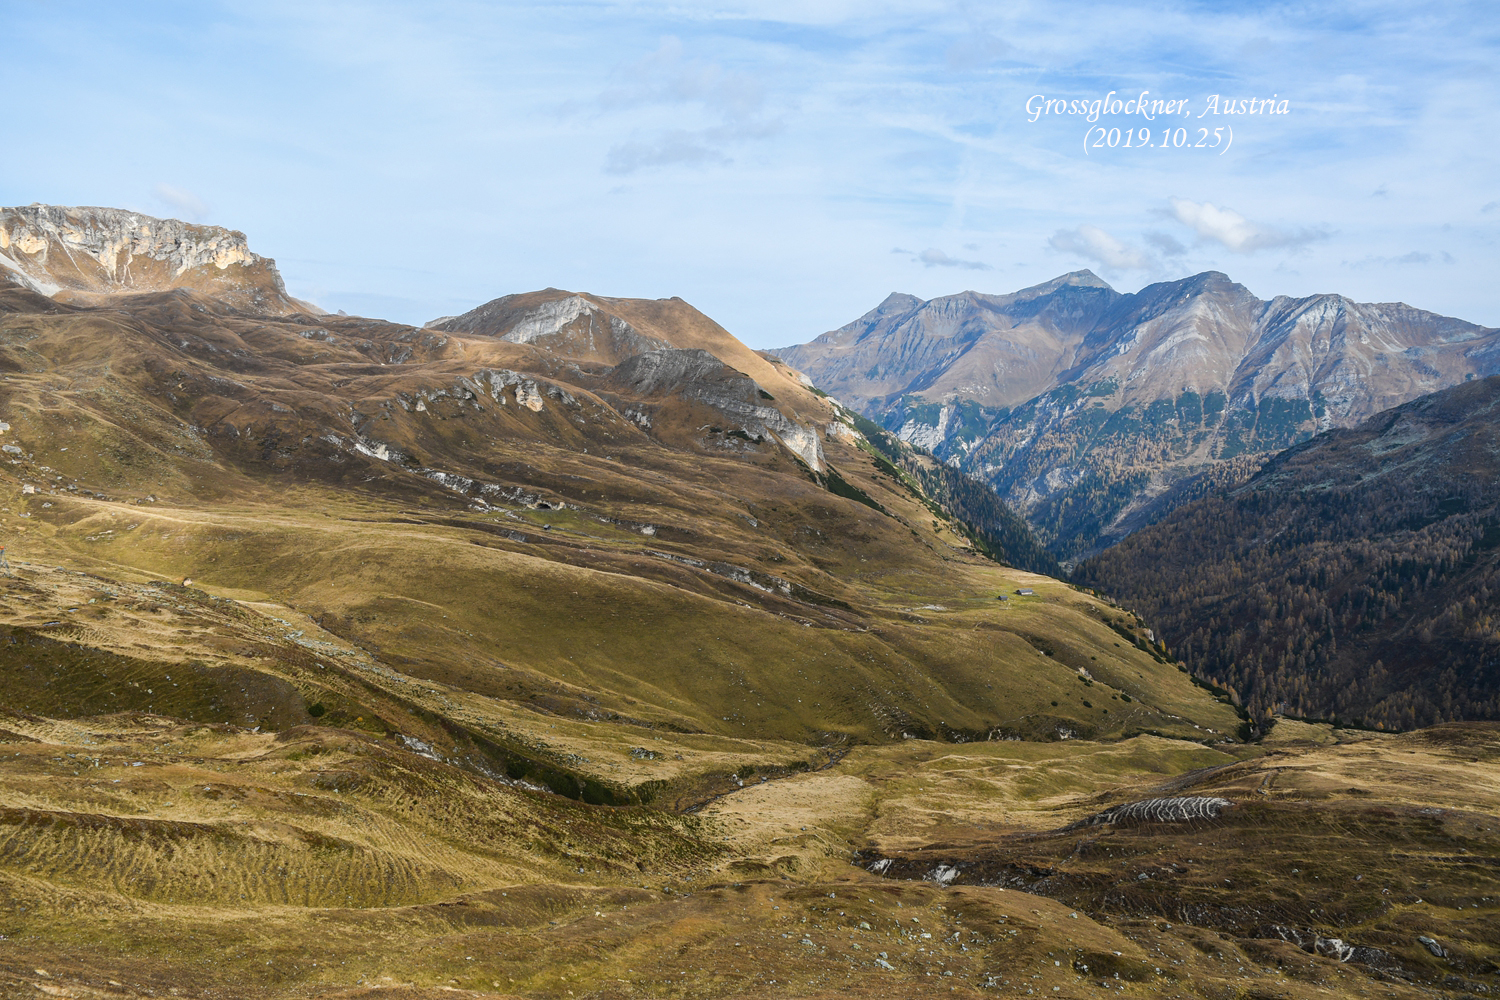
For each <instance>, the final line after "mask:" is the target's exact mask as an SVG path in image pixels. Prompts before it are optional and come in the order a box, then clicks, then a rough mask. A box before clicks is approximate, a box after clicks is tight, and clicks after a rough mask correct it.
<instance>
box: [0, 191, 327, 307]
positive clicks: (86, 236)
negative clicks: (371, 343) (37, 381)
mask: <svg viewBox="0 0 1500 1000" xmlns="http://www.w3.org/2000/svg"><path fill="white" fill-rule="evenodd" d="M0 276H3V277H5V278H8V279H9V281H10V282H11V283H13V284H16V285H20V286H22V287H24V288H28V289H30V290H32V291H34V292H37V293H39V294H42V295H46V296H49V297H53V298H57V299H61V300H65V301H69V300H71V301H81V302H85V303H87V302H90V301H92V300H95V299H97V298H99V297H101V296H110V295H122V294H136V293H141V292H162V291H171V290H174V289H179V288H184V289H190V290H193V291H199V292H203V293H204V294H207V295H210V296H212V297H213V298H215V299H218V300H220V301H222V302H224V303H226V304H228V305H230V306H233V307H235V308H239V309H246V310H250V311H255V312H269V313H273V314H276V315H287V314H291V313H298V312H318V311H319V310H317V309H316V307H313V306H310V305H309V304H307V303H305V302H300V301H297V300H295V299H293V298H292V297H291V296H289V295H288V294H287V291H286V285H285V284H284V283H283V281H282V279H281V274H280V273H279V272H278V271H277V270H276V262H275V261H274V260H271V259H270V258H268V257H262V256H260V255H259V254H256V253H253V252H251V250H250V247H249V244H248V243H247V242H246V239H245V234H244V233H241V232H236V231H233V230H229V229H221V228H219V227H218V226H198V225H192V224H189V223H186V222H181V221H178V220H176V219H156V218H152V217H151V216H148V215H141V214H139V213H136V212H126V211H123V210H121V209H117V208H63V207H59V206H55V205H28V206H25V207H21V208H0Z"/></svg>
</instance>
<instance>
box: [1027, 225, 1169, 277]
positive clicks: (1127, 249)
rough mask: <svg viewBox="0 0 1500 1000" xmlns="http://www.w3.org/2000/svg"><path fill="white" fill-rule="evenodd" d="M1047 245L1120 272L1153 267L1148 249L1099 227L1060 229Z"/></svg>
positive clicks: (1086, 226) (1085, 226)
mask: <svg viewBox="0 0 1500 1000" xmlns="http://www.w3.org/2000/svg"><path fill="white" fill-rule="evenodd" d="M1047 245H1048V246H1050V247H1052V249H1054V250H1059V251H1061V252H1063V253H1071V254H1076V255H1077V256H1079V257H1084V258H1086V259H1088V260H1091V261H1094V262H1095V263H1097V264H1101V265H1103V266H1104V267H1109V268H1114V269H1115V270H1119V271H1143V270H1146V269H1148V268H1150V267H1151V266H1152V261H1151V258H1150V257H1149V256H1148V255H1147V254H1146V253H1145V252H1143V251H1142V250H1140V249H1139V248H1137V247H1133V246H1130V245H1129V244H1127V243H1122V242H1120V241H1119V240H1117V239H1115V238H1114V237H1113V236H1111V235H1110V234H1109V233H1107V232H1105V231H1104V230H1102V229H1100V228H1099V227H1098V226H1089V225H1083V226H1079V227H1078V228H1077V229H1059V230H1058V231H1057V232H1055V233H1053V234H1052V238H1051V239H1049V240H1048V241H1047Z"/></svg>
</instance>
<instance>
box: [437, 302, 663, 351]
mask: <svg viewBox="0 0 1500 1000" xmlns="http://www.w3.org/2000/svg"><path fill="white" fill-rule="evenodd" d="M541 294H542V295H545V293H541ZM428 325H429V326H431V327H433V328H434V329H439V330H444V331H448V332H451V333H459V334H470V335H479V336H487V337H496V338H498V339H500V340H505V341H509V342H510V343H512V344H536V345H537V346H538V347H542V348H545V349H547V350H550V351H553V352H555V353H557V354H562V355H566V356H568V357H571V358H583V359H590V360H599V361H605V362H608V363H611V364H613V363H615V362H618V361H621V360H623V359H625V358H629V357H631V356H633V355H637V354H641V353H643V352H646V351H654V350H659V349H661V348H664V347H670V346H671V345H670V344H668V343H667V342H666V341H664V340H661V339H660V338H657V337H652V336H649V335H647V334H644V333H642V332H641V331H639V330H637V329H636V328H635V327H633V326H631V325H630V323H629V322H627V321H626V320H624V319H622V318H621V317H619V316H615V315H613V314H611V313H609V312H608V311H607V310H606V309H604V308H603V307H601V306H600V305H599V304H597V303H595V302H591V301H589V300H588V299H586V298H584V297H583V296H582V295H567V296H564V297H561V298H539V296H538V294H537V293H531V294H525V295H506V296H502V297H500V298H498V299H494V300H492V301H490V302H486V303H485V304H484V305H482V306H478V307H477V308H474V309H471V310H469V311H468V312H466V313H464V314H463V315H462V316H449V317H445V318H443V319H439V320H434V321H432V323H430V324H428Z"/></svg>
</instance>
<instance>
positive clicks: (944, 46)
mask: <svg viewBox="0 0 1500 1000" xmlns="http://www.w3.org/2000/svg"><path fill="white" fill-rule="evenodd" d="M1228 6H1229V5H1221V4H1217V3H1177V2H1172V0H1156V2H1152V3H1130V2H1112V3H1082V2H1074V3H1069V2H1051V3H1025V2H1020V3H1007V4H1004V5H1000V4H979V3H946V2H936V0H933V2H923V0H910V2H882V0H863V2H857V0H800V2H794V0H739V2H736V3H668V2H626V0H618V2H611V0H593V2H568V0H560V2H549V3H522V2H513V3H505V2H502V3H477V2H452V0H430V2H427V3H422V4H396V3H380V2H367V0H344V2H333V3H319V2H317V0H302V2H296V3H293V2H288V0H261V2H257V3H255V4H246V3H234V4H229V3H215V2H212V0H196V2H193V3H159V2H158V3H152V2H144V3H137V4H131V5H108V6H106V5H100V4H93V3H88V4H84V3H69V2H63V0H55V2H54V0H0V35H3V37H4V38H5V39H6V46H5V50H6V56H5V65H6V72H5V74H4V75H3V77H0V97H3V98H4V106H5V110H6V124H7V130H6V131H7V139H8V141H7V143H6V146H7V150H6V155H5V156H4V158H3V160H0V204H7V205H14V204H27V203H30V202H33V201H40V202H48V203H53V204H69V205H112V206H118V207H123V208H130V209H135V210H138V211H142V212H146V213H150V214H154V215H166V216H174V217H178V218H184V219H188V220H190V221H198V222H206V223H212V224H216V225H223V226H228V227H230V228H234V229H240V230H243V231H244V232H245V233H246V234H248V236H249V237H250V243H251V247H252V248H253V249H255V250H256V251H258V252H260V253H262V254H266V255H268V256H272V257H275V258H276V259H277V261H278V263H279V265H280V267H281V270H282V272H283V274H284V275H285V277H286V279H287V283H288V285H289V287H290V288H291V290H292V291H293V292H294V293H295V294H299V295H302V296H304V297H307V298H310V299H311V300H313V301H314V302H317V303H318V304H319V305H321V306H323V307H324V308H328V309H345V310H347V311H349V312H351V313H360V314H365V315H373V316H384V317H387V318H391V319H398V320H403V321H408V322H418V321H421V320H425V319H430V318H432V317H435V316H438V315H443V314H447V313H454V312H459V311H462V310H464V309H467V308H470V307H472V306H474V305H477V304H479V303H480V302H483V301H486V300H488V299H490V298H493V297H495V296H498V295H502V294H506V293H509V292H518V291H526V290H530V289H534V288H541V287H545V286H548V285H551V286H556V287H562V288H569V289H573V290H580V291H582V290H586V291H593V292H598V293H601V294H605V295H620V296H643V297H665V296H670V295H680V296H682V297H683V298H685V299H687V300H688V301H689V302H692V303H693V304H694V305H696V306H698V307H699V308H701V309H702V310H704V311H705V312H707V313H708V314H709V315H711V316H713V317H714V318H715V319H717V320H719V321H720V322H721V323H723V324H724V325H725V326H726V327H728V328H729V329H730V330H731V331H732V332H734V333H735V334H737V335H738V336H740V337H741V339H743V340H745V341H747V342H748V343H750V344H752V345H754V346H757V347H770V346H780V345H784V344H790V343H796V342H801V341H804V340H807V339H809V338H811V337H813V336H816V335H817V334H819V333H821V332H823V331H825V330H828V329H831V328H833V327H836V326H839V325H842V324H843V323H846V322H848V321H849V320H851V319H853V318H855V317H856V316H858V315H860V314H861V313H863V312H865V311H866V310H868V309H870V308H872V307H873V306H874V305H875V304H877V303H878V302H879V301H880V300H881V299H883V298H884V297H885V296H886V295H887V294H888V293H890V292H892V291H905V292H911V293H913V294H916V295H920V296H923V297H931V296H936V295H943V294H948V293H952V292H957V291H960V290H963V289H966V288H973V289H977V290H981V291H988V292H1006V291H1012V290H1014V289H1017V288H1021V287H1024V286H1026V285H1030V284H1035V283H1037V282H1040V281H1045V280H1047V279H1048V278H1051V277H1054V276H1056V275H1058V274H1061V273H1063V272H1066V271H1070V270H1075V269H1078V268H1083V267H1089V268H1092V269H1093V270H1094V271H1095V272H1097V273H1098V274H1100V275H1101V276H1102V277H1104V278H1105V279H1106V280H1108V281H1110V282H1111V283H1112V284H1113V285H1114V286H1115V287H1117V288H1120V289H1122V290H1126V291H1133V290H1135V289H1137V288H1140V287H1141V286H1142V285H1145V284H1148V283H1150V282H1152V281H1158V280H1165V279H1171V278H1176V277H1181V276H1184V275H1187V274H1192V273H1196V272H1198V271H1202V270H1207V269H1218V270H1222V271H1225V272H1226V273H1228V274H1229V275H1230V276H1231V277H1233V278H1235V279H1236V280H1238V281H1240V282H1242V283H1243V284H1245V285H1246V286H1248V287H1249V288H1250V290H1251V291H1252V292H1254V293H1255V294H1257V295H1259V296H1261V297H1263V298H1269V297H1271V296H1273V295H1277V294H1286V295H1307V294H1311V293H1314V292H1342V293H1344V294H1346V295H1349V296H1351V297H1353V298H1355V299H1358V300H1360V301H1377V302H1383V301H1397V300H1399V301H1405V302H1408V303H1411V304H1412V305H1415V306H1418V307H1421V308H1425V309H1431V310H1434V311H1437V312H1442V313H1446V314H1449V315H1456V316H1460V317H1462V318H1464V319H1468V320H1471V321H1474V322H1480V323H1484V324H1487V325H1496V326H1500V292H1497V288H1500V266H1497V264H1500V244H1497V237H1500V138H1497V137H1500V97H1497V96H1496V95H1497V94H1500V86H1497V84H1500V69H1497V67H1500V7H1497V5H1495V4H1493V3H1468V4H1465V3H1451V4H1446V5H1441V6H1440V7H1437V6H1434V7H1432V8H1430V9H1429V8H1426V7H1419V6H1418V5H1415V4H1410V3H1385V2H1367V3H1360V2H1353V3H1337V4H1335V3H1318V2H1303V3H1262V4H1255V3H1244V4H1236V5H1233V9H1232V11H1230V12H1226V11H1225V8H1226V7H1228ZM1143 90H1145V91H1149V92H1150V95H1151V97H1152V98H1158V99H1163V100H1166V99H1172V100H1186V101H1187V102H1188V105H1187V106H1188V116H1186V117H1176V118H1174V119H1173V123H1174V132H1175V128H1176V127H1182V128H1183V129H1184V134H1183V137H1182V140H1183V142H1184V145H1183V146H1181V147H1178V146H1175V145H1171V146H1162V145H1159V144H1155V145H1148V146H1147V147H1146V148H1144V149H1141V148H1135V147H1134V146H1133V147H1132V148H1130V149H1125V148H1124V147H1123V143H1124V142H1125V141H1126V130H1127V129H1129V128H1131V127H1140V126H1142V125H1144V126H1146V127H1150V128H1151V129H1152V136H1151V139H1152V140H1154V141H1155V142H1157V143H1159V142H1160V139H1161V137H1162V135H1163V131H1164V129H1165V119H1158V120H1157V121H1155V122H1142V121H1141V120H1140V119H1139V116H1132V115H1125V114H1123V113H1122V114H1119V115H1115V116H1107V115H1106V116H1103V117H1101V118H1100V119H1099V121H1097V122H1095V123H1089V122H1087V121H1085V120H1084V118H1083V117H1082V116H1067V115H1064V116H1056V115H1050V116H1045V117H1043V118H1041V119H1040V120H1037V121H1028V114H1027V111H1026V103H1027V101H1028V99H1029V98H1031V97H1032V96H1033V95H1039V94H1040V95H1045V97H1047V98H1050V99H1058V98H1061V99H1066V100H1070V101H1071V100H1075V99H1077V100H1085V99H1086V100H1090V101H1092V100H1095V99H1102V98H1104V97H1105V95H1106V94H1107V93H1108V92H1110V91H1115V92H1116V96H1117V97H1119V98H1121V99H1122V100H1123V99H1133V98H1134V97H1136V96H1137V95H1138V94H1139V93H1140V92H1141V91H1143ZM1213 94H1218V95H1221V98H1229V97H1233V98H1252V97H1253V98H1257V99H1260V98H1265V97H1269V96H1270V95H1272V94H1275V95H1277V98H1278V100H1285V101H1287V102H1288V104H1287V113H1286V114H1284V115H1236V116H1227V115H1208V116H1206V117H1204V118H1202V119H1200V118H1199V117H1198V115H1199V113H1200V112H1201V111H1202V110H1203V109H1204V107H1205V106H1206V101H1207V99H1208V98H1209V96H1210V95H1213ZM1095 125H1097V126H1105V127H1107V128H1119V129H1120V132H1119V133H1118V137H1119V138H1118V141H1117V143H1116V145H1115V146H1114V148H1110V147H1109V146H1108V145H1107V142H1108V140H1109V139H1110V135H1109V133H1108V131H1107V130H1106V132H1105V134H1104V140H1105V141H1106V145H1104V146H1101V147H1098V148H1090V149H1088V151H1087V155H1086V154H1085V133H1086V131H1087V130H1088V129H1089V128H1092V127H1094V126H1095ZM1201 127H1207V128H1212V127H1223V128H1230V127H1232V128H1233V130H1234V139H1233V144H1232V145H1230V146H1229V148H1228V151H1227V152H1224V153H1222V155H1221V154H1220V152H1219V150H1218V149H1209V148H1197V147H1196V146H1195V143H1196V142H1197V141H1198V140H1199V138H1200V134H1199V133H1198V131H1197V130H1198V129H1199V128H1201ZM1131 138H1132V139H1133V138H1134V136H1131ZM1094 141H1099V139H1098V134H1097V133H1095V136H1094ZM1208 141H1212V140H1211V137H1210V138H1209V140H1208ZM1223 141H1227V137H1226V138H1225V139H1224V140H1223Z"/></svg>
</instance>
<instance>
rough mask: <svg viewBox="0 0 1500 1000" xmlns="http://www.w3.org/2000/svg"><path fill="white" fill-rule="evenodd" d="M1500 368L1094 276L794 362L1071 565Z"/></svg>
mask: <svg viewBox="0 0 1500 1000" xmlns="http://www.w3.org/2000/svg"><path fill="white" fill-rule="evenodd" d="M1497 352H1500V331H1496V330H1492V329H1488V328H1484V327H1479V326H1475V325H1473V324H1470V323H1465V322H1462V321H1461V320H1455V319H1450V318H1448V317H1443V316H1437V315H1434V314H1432V313H1427V312H1423V311H1422V310H1419V309H1413V308H1411V307H1410V306H1407V305H1404V304H1402V303H1387V304H1379V305H1369V304H1360V303H1355V302H1351V301H1350V300H1348V299H1346V298H1344V297H1342V296H1338V295H1315V296H1310V297H1307V298H1301V299H1292V298H1287V297H1285V296H1278V297H1276V298H1274V299H1271V300H1269V301H1266V300H1261V299H1258V298H1256V297H1255V296H1254V295H1252V294H1251V293H1250V292H1249V291H1248V290H1247V289H1246V288H1244V286H1242V285H1238V284H1236V283H1234V282H1233V281H1231V280H1229V278H1228V277H1226V276H1225V275H1223V274H1220V273H1218V272H1212V271H1211V272H1206V273H1204V274H1199V275H1194V276H1192V277H1189V278H1184V279H1181V280H1179V281H1170V282H1161V283H1158V284H1154V285H1148V286H1147V287H1145V288H1143V289H1141V290H1140V291H1139V292H1136V293H1133V294H1121V293H1119V292H1116V291H1114V290H1113V289H1111V288H1110V287H1109V286H1108V285H1106V284H1104V282H1102V281H1100V280H1099V279H1098V278H1097V277H1095V276H1094V275H1093V274H1091V273H1090V272H1087V271H1080V272H1075V273H1073V274H1068V275H1063V276H1062V277H1060V278H1057V279H1055V280H1053V281H1051V282H1048V283H1046V284H1043V285H1038V286H1036V287H1034V288H1029V289H1024V290H1022V291H1020V292H1016V293H1013V294H1012V295H1006V296H987V295H980V294H978V293H974V292H965V293H962V294H960V295H956V296H948V297H945V298H940V299H933V300H931V301H928V302H923V301H921V300H919V299H916V298H913V297H911V296H895V295H893V296H891V297H890V298H888V299H887V300H886V301H885V302H884V303H882V305H881V306H880V307H878V308H877V309H875V310H874V311H872V312H870V313H868V314H867V315H865V316H863V317H861V318H860V319H859V320H856V321H855V322H854V323H851V324H849V325H848V326H845V327H842V328H841V329H839V330H835V331H832V332H830V333H826V334H824V335H823V336H821V337H818V338H817V339H815V340H813V341H812V342H810V343H808V344H803V345H799V346H797V347H790V348H785V349H782V350H780V351H778V352H777V353H778V354H779V355H780V356H782V357H784V358H786V359H787V360H788V361H789V362H790V363H792V364H794V365H796V366H798V367H799V368H801V369H802V370H803V371H805V372H807V373H808V374H809V375H810V376H811V377H812V378H813V379H814V381H815V382H816V383H817V384H818V385H819V386H820V387H822V388H823V389H826V390H827V391H829V392H830V393H832V394H834V395H835V396H837V397H838V398H840V399H843V400H844V401H846V402H847V403H848V404H849V405H851V406H852V407H854V408H855V409H856V410H858V411H859V412H861V413H862V414H864V415H865V416H867V417H869V418H871V419H873V420H875V421H876V422H878V423H880V424H881V425H882V426H884V427H886V428H888V429H890V430H892V431H894V432H896V433H897V434H898V435H899V436H901V437H902V438H904V439H906V440H909V441H912V442H914V443H917V444H920V445H922V446H924V447H926V448H929V449H931V450H932V451H933V452H934V453H935V454H937V455H938V456H939V457H940V458H942V459H944V460H946V461H950V462H952V463H954V464H956V465H957V466H958V467H959V468H962V469H964V470H966V471H969V472H971V473H972V474H974V475H975V476H977V477H979V478H981V479H984V480H985V481H987V482H989V483H990V484H991V485H992V486H994V487H995V489H996V490H997V492H999V493H1000V495H1001V496H1002V497H1004V498H1005V499H1006V500H1007V502H1009V503H1010V504H1011V505H1012V506H1013V507H1015V508H1016V509H1017V510H1018V511H1019V512H1020V513H1022V514H1023V515H1024V516H1025V517H1026V518H1027V519H1028V521H1029V522H1030V523H1031V525H1032V526H1033V527H1034V528H1036V530H1037V531H1038V533H1039V535H1040V536H1041V538H1042V540H1043V541H1044V542H1045V543H1046V544H1047V545H1048V547H1049V549H1050V550H1051V551H1052V552H1053V553H1054V554H1055V555H1057V556H1058V557H1059V558H1060V559H1062V560H1063V561H1064V563H1065V564H1071V563H1072V562H1073V561H1075V560H1076V559H1078V558H1080V557H1081V556H1084V555H1087V554H1088V553H1090V552H1095V551H1098V550H1099V549H1101V548H1103V547H1106V546H1108V545H1109V544H1112V543H1113V542H1114V541H1117V540H1118V539H1119V538H1121V537H1124V536H1125V535H1126V534H1128V533H1129V532H1130V531H1132V530H1135V529H1136V528H1137V527H1139V526H1140V525H1141V524H1143V523H1150V522H1151V521H1153V520H1156V519H1158V518H1159V517H1160V516H1161V515H1162V514H1163V513H1165V512H1166V511H1167V510H1169V509H1170V507H1171V506H1172V505H1173V504H1174V503H1176V502H1177V501H1178V499H1179V498H1180V497H1182V496H1185V495H1191V494H1192V492H1193V491H1192V487H1191V484H1184V482H1183V481H1184V480H1185V479H1189V478H1191V477H1194V476H1202V475H1207V476H1208V477H1209V478H1212V479H1221V478H1223V476H1224V472H1223V471H1222V470H1219V469H1217V468H1216V467H1217V466H1220V465H1222V463H1224V462H1226V461H1232V460H1236V459H1241V458H1245V457H1248V458H1252V459H1256V460H1257V461H1256V463H1255V464H1258V461H1261V460H1263V459H1264V457H1265V456H1267V455H1269V454H1270V453H1273V452H1275V451H1278V450H1280V449H1282V448H1285V447H1287V446H1289V445H1291V444H1294V443H1296V442H1298V441H1301V440H1305V439H1306V438H1308V437H1310V436H1311V435H1313V434H1315V433H1317V432H1318V431H1320V430H1326V429H1328V428H1331V427H1347V426H1352V425H1353V424H1356V423H1358V422H1359V421H1361V420H1363V419H1365V418H1366V417H1368V416H1370V415H1372V414H1374V413H1376V412H1378V411H1380V410H1382V409H1385V408H1387V407H1390V406H1393V405H1396V404H1398V403H1401V402H1404V401H1406V400H1409V399H1412V398H1415V397H1417V396H1420V395H1422V394H1424V393H1428V392H1432V391H1434V390H1437V389H1441V388H1443V387H1445V386H1450V385H1454V384H1457V383H1458V382H1461V381H1463V380H1464V379H1465V378H1469V377H1476V376H1483V375H1489V374H1494V373H1495V372H1496V371H1497V370H1500V353H1497ZM1241 464H1243V463H1241ZM1253 467H1254V466H1253V465H1252V467H1251V471H1253Z"/></svg>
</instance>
